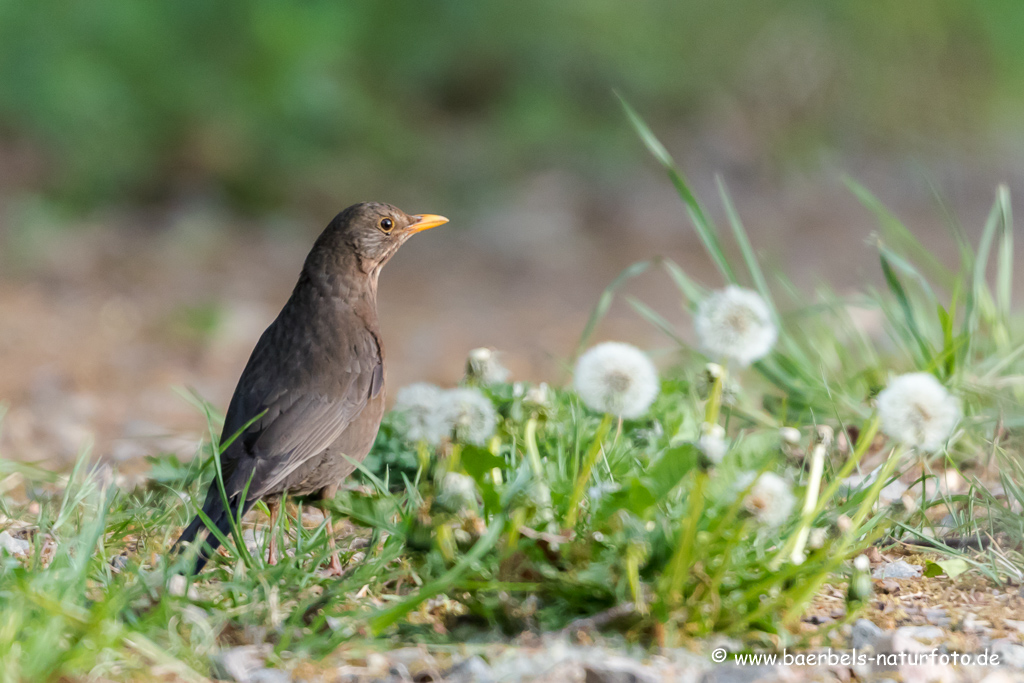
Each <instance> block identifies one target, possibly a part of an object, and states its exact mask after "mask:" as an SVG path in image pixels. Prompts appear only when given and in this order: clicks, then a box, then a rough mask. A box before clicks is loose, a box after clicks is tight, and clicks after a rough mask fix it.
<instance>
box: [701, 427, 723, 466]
mask: <svg viewBox="0 0 1024 683" xmlns="http://www.w3.org/2000/svg"><path fill="white" fill-rule="evenodd" d="M697 447H698V448H700V450H701V453H703V454H704V457H705V458H707V459H708V461H709V462H710V463H711V464H712V465H718V464H721V462H722V458H724V457H725V454H726V452H727V451H728V450H729V444H728V443H727V442H726V440H725V429H724V428H723V427H722V425H712V424H708V423H707V422H705V423H704V425H703V426H702V427H701V434H700V440H699V441H698V442H697Z"/></svg>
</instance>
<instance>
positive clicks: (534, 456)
mask: <svg viewBox="0 0 1024 683" xmlns="http://www.w3.org/2000/svg"><path fill="white" fill-rule="evenodd" d="M523 440H524V441H525V442H526V457H527V458H528V459H529V461H530V469H531V470H533V476H535V477H537V479H538V480H539V479H540V478H541V477H542V476H543V474H544V467H543V466H542V465H541V462H540V450H539V449H538V448H537V413H533V414H532V415H530V419H529V420H527V422H526V431H525V434H524V438H523Z"/></svg>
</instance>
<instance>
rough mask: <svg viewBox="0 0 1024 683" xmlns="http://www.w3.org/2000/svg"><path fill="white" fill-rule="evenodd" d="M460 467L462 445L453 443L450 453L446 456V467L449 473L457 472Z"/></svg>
mask: <svg viewBox="0 0 1024 683" xmlns="http://www.w3.org/2000/svg"><path fill="white" fill-rule="evenodd" d="M461 466H462V444H460V443H453V444H452V452H451V453H449V454H448V467H447V470H448V471H449V472H458V471H459V469H460V468H461Z"/></svg>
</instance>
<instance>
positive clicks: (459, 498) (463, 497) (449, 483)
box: [437, 472, 476, 512]
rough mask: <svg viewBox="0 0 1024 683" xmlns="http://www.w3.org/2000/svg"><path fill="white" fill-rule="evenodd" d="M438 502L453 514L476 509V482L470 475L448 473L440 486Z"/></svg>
mask: <svg viewBox="0 0 1024 683" xmlns="http://www.w3.org/2000/svg"><path fill="white" fill-rule="evenodd" d="M437 502H438V504H439V505H441V506H442V507H444V508H446V509H448V510H451V511H452V512H458V511H460V510H464V509H465V508H469V507H476V482H475V481H473V478H472V477H470V476H468V475H465V474H461V473H459V472H448V473H447V474H445V475H444V477H442V478H441V484H440V486H438V491H437Z"/></svg>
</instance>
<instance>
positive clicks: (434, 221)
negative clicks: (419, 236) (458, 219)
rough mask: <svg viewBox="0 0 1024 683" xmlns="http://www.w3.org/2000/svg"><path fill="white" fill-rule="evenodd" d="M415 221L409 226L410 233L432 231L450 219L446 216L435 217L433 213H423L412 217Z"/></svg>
mask: <svg viewBox="0 0 1024 683" xmlns="http://www.w3.org/2000/svg"><path fill="white" fill-rule="evenodd" d="M412 218H413V219H414V220H413V222H412V223H410V224H409V232H423V231H424V230H430V229H431V228H436V227H437V226H439V225H444V224H445V223H447V222H448V219H447V218H445V217H444V216H435V215H434V214H432V213H421V214H419V215H416V216H412Z"/></svg>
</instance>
